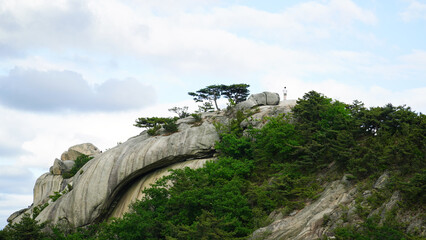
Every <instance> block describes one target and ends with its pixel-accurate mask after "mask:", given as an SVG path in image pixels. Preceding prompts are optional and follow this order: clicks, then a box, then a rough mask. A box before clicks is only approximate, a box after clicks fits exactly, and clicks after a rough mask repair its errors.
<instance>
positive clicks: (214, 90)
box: [188, 84, 250, 112]
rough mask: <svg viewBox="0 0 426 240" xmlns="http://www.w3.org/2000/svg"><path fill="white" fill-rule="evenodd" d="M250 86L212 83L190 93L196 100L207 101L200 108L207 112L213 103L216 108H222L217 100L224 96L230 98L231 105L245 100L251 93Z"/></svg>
mask: <svg viewBox="0 0 426 240" xmlns="http://www.w3.org/2000/svg"><path fill="white" fill-rule="evenodd" d="M248 87H250V85H248V84H232V85H224V84H220V85H210V86H207V87H205V88H202V89H200V90H198V91H196V92H189V93H188V94H189V95H190V96H192V97H194V101H195V102H204V101H207V102H205V103H208V104H204V105H203V106H202V107H201V108H200V109H201V110H204V112H207V111H209V110H210V109H211V108H212V106H213V103H214V106H215V107H216V109H217V110H220V109H219V107H218V105H217V100H218V99H219V98H221V97H222V96H223V97H225V98H228V101H229V102H230V104H231V105H235V104H237V103H239V102H242V101H245V100H246V98H247V96H248V95H249V94H250V91H249V90H248Z"/></svg>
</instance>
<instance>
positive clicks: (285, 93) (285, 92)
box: [283, 87, 287, 100]
mask: <svg viewBox="0 0 426 240" xmlns="http://www.w3.org/2000/svg"><path fill="white" fill-rule="evenodd" d="M283 93H284V100H287V87H284V90H283Z"/></svg>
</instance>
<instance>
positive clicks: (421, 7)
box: [399, 0, 426, 22]
mask: <svg viewBox="0 0 426 240" xmlns="http://www.w3.org/2000/svg"><path fill="white" fill-rule="evenodd" d="M399 16H400V17H401V18H402V20H403V21H405V22H411V21H414V20H417V19H420V20H426V3H422V2H420V1H415V0H411V1H410V5H408V7H407V8H406V9H405V10H404V11H402V12H400V13H399Z"/></svg>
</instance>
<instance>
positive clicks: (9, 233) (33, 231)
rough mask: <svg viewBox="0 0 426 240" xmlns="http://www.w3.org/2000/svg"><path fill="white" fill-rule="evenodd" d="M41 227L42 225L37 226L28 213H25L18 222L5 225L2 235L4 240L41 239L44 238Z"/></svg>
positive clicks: (37, 223)
mask: <svg viewBox="0 0 426 240" xmlns="http://www.w3.org/2000/svg"><path fill="white" fill-rule="evenodd" d="M43 227H44V224H39V222H38V221H36V220H35V219H33V218H31V216H30V215H29V214H28V213H25V214H24V216H23V217H22V219H21V221H20V222H18V223H13V224H9V225H7V226H6V227H5V228H4V230H3V231H4V233H2V234H3V237H5V239H22V240H27V239H28V240H32V239H34V240H36V239H42V238H43V236H44V234H43V232H42V229H43Z"/></svg>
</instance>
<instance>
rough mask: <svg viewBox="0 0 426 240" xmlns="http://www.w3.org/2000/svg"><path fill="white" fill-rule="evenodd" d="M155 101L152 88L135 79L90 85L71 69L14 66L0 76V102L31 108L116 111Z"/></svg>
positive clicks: (15, 106)
mask: <svg viewBox="0 0 426 240" xmlns="http://www.w3.org/2000/svg"><path fill="white" fill-rule="evenodd" d="M155 101H156V95H155V91H154V88H153V87H151V86H147V85H144V84H142V83H141V82H139V81H137V80H135V79H125V80H121V81H119V80H113V79H110V80H107V81H105V82H103V83H102V84H100V85H95V86H94V87H93V88H92V87H90V86H89V84H88V83H87V82H86V81H85V80H84V79H83V77H82V76H81V75H80V74H78V73H75V72H71V71H46V72H43V71H36V70H28V69H21V68H15V69H13V70H12V71H10V73H9V75H8V76H5V77H0V102H1V103H3V104H4V105H6V106H10V107H14V108H19V109H25V110H30V111H57V110H70V109H71V110H76V111H88V110H91V111H99V110H102V111H117V110H126V109H135V108H140V107H143V106H146V105H149V104H153V103H155Z"/></svg>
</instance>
